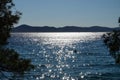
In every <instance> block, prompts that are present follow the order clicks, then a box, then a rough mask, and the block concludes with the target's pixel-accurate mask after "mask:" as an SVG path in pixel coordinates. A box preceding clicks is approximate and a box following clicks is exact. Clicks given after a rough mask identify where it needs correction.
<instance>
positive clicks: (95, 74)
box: [8, 32, 120, 80]
mask: <svg viewBox="0 0 120 80" xmlns="http://www.w3.org/2000/svg"><path fill="white" fill-rule="evenodd" d="M103 34H104V33H92V32H86V33H85V32H81V33H77V32H76V33H67V32H66V33H63V32H62V33H57V32H55V33H12V34H11V38H10V39H9V45H8V47H9V48H12V49H15V50H16V51H17V52H18V53H19V54H20V55H21V57H23V58H27V59H31V61H32V64H34V65H35V69H34V70H31V71H30V72H26V73H25V77H24V79H25V80H120V66H119V65H117V64H115V63H114V59H113V58H112V57H111V56H110V55H109V51H108V49H107V47H106V46H105V45H104V43H103V41H102V39H101V36H102V35H103Z"/></svg>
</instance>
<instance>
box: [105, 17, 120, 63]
mask: <svg viewBox="0 0 120 80" xmlns="http://www.w3.org/2000/svg"><path fill="white" fill-rule="evenodd" d="M118 23H120V17H119V19H118ZM103 40H104V43H105V45H107V47H108V49H109V52H110V55H111V56H112V57H113V58H114V59H115V62H116V63H119V64H120V30H113V31H112V32H109V33H106V34H104V35H103Z"/></svg>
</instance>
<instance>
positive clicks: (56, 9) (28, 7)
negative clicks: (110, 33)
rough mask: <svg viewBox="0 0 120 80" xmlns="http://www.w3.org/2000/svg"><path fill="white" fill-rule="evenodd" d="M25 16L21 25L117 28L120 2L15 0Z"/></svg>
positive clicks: (113, 0)
mask: <svg viewBox="0 0 120 80" xmlns="http://www.w3.org/2000/svg"><path fill="white" fill-rule="evenodd" d="M14 3H15V4H16V8H17V10H19V11H21V12H22V13H23V15H22V17H21V20H20V22H19V24H18V25H21V24H28V25H32V26H45V25H46V26H56V27H63V26H82V27H89V26H95V25H99V26H107V27H117V26H118V23H117V20H118V17H119V16H120V0H14Z"/></svg>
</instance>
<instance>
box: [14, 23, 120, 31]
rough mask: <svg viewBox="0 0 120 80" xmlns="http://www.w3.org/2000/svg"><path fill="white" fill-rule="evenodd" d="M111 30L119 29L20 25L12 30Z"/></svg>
mask: <svg viewBox="0 0 120 80" xmlns="http://www.w3.org/2000/svg"><path fill="white" fill-rule="evenodd" d="M113 29H116V30H117V29H120V28H108V27H100V26H92V27H78V26H65V27H60V28H56V27H49V26H43V27H41V26H29V25H25V24H24V25H20V26H18V27H16V28H13V30H12V31H13V32H109V31H112V30H113Z"/></svg>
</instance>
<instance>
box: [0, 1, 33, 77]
mask: <svg viewBox="0 0 120 80" xmlns="http://www.w3.org/2000/svg"><path fill="white" fill-rule="evenodd" d="M14 7H15V4H14V3H13V1H12V0H0V72H1V73H2V72H3V71H7V72H13V73H18V74H24V72H25V71H29V70H30V69H32V68H34V66H33V65H32V64H31V61H30V60H28V59H23V58H20V57H19V54H18V53H17V52H15V50H12V49H6V48H4V47H3V46H4V45H6V44H7V40H8V38H9V37H10V31H11V29H12V28H13V26H14V24H17V23H18V21H19V19H20V16H21V13H20V12H19V11H17V10H15V8H14ZM0 77H1V76H0Z"/></svg>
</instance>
